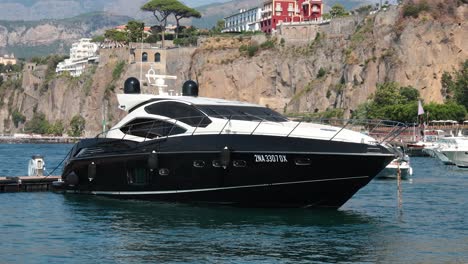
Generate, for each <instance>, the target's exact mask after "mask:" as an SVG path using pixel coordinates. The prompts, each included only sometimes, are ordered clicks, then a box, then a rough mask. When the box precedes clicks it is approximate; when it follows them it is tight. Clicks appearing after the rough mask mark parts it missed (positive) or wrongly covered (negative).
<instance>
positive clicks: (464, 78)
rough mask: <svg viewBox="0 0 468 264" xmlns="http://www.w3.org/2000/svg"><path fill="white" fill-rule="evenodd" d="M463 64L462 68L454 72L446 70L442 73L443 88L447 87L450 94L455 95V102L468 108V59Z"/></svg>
mask: <svg viewBox="0 0 468 264" xmlns="http://www.w3.org/2000/svg"><path fill="white" fill-rule="evenodd" d="M461 66H462V67H461V69H460V70H459V71H457V72H454V73H453V74H449V73H447V72H445V73H444V74H443V75H442V80H441V82H442V89H445V90H446V93H447V94H448V95H449V96H450V95H452V96H453V101H454V102H456V103H458V104H461V105H463V106H465V107H467V108H468V92H467V90H468V60H465V62H464V63H462V65H461ZM449 99H450V98H449Z"/></svg>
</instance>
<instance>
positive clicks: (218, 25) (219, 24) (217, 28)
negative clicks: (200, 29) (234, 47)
mask: <svg viewBox="0 0 468 264" xmlns="http://www.w3.org/2000/svg"><path fill="white" fill-rule="evenodd" d="M224 23H225V22H224V19H220V20H218V21H217V22H216V26H214V27H213V28H212V29H211V32H212V33H214V34H217V33H221V30H223V28H224V27H225V25H224Z"/></svg>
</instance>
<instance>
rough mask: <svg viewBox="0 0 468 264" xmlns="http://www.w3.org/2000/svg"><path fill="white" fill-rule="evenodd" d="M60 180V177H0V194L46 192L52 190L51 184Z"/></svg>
mask: <svg viewBox="0 0 468 264" xmlns="http://www.w3.org/2000/svg"><path fill="white" fill-rule="evenodd" d="M59 179H61V177H60V176H42V177H32V176H31V177H29V176H19V177H0V193H2V192H47V191H51V190H52V183H53V182H54V181H58V180H59Z"/></svg>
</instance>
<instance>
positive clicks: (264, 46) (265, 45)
mask: <svg viewBox="0 0 468 264" xmlns="http://www.w3.org/2000/svg"><path fill="white" fill-rule="evenodd" d="M275 42H276V39H269V40H267V41H265V42H263V43H262V44H260V48H261V49H272V48H274V47H275Z"/></svg>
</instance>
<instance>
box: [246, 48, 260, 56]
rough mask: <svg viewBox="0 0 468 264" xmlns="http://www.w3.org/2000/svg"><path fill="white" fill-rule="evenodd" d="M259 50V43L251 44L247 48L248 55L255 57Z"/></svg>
mask: <svg viewBox="0 0 468 264" xmlns="http://www.w3.org/2000/svg"><path fill="white" fill-rule="evenodd" d="M257 51H258V46H257V45H250V46H249V47H248V48H247V55H249V57H253V56H255V54H256V53H257Z"/></svg>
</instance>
